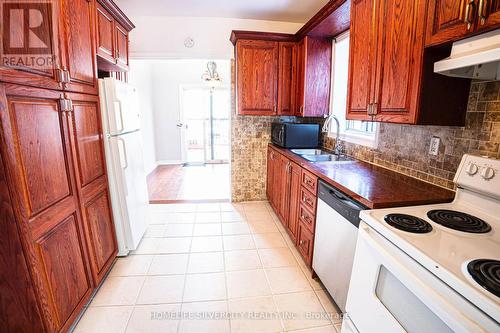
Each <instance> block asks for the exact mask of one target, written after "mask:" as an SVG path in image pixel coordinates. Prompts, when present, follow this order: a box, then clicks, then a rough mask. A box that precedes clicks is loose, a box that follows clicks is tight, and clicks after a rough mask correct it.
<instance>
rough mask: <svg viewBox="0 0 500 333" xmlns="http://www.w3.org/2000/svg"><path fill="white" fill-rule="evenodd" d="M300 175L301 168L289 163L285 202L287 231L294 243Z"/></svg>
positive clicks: (296, 229)
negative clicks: (286, 201) (286, 204)
mask: <svg viewBox="0 0 500 333" xmlns="http://www.w3.org/2000/svg"><path fill="white" fill-rule="evenodd" d="M301 174H302V168H301V167H300V166H299V165H298V164H296V163H294V162H290V167H289V177H288V185H287V194H288V195H287V200H288V220H287V224H286V227H287V231H288V234H289V235H290V238H291V239H292V240H293V242H294V243H295V242H296V241H297V235H298V231H299V230H298V229H299V206H300V205H299V202H300V188H301V187H300V177H301Z"/></svg>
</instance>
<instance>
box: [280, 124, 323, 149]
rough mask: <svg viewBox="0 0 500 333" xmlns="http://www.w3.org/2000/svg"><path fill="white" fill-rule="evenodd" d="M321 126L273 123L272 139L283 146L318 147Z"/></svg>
mask: <svg viewBox="0 0 500 333" xmlns="http://www.w3.org/2000/svg"><path fill="white" fill-rule="evenodd" d="M319 127H320V126H319V124H299V123H272V125H271V141H272V143H274V144H275V145H278V146H280V147H283V148H316V147H318V146H319Z"/></svg>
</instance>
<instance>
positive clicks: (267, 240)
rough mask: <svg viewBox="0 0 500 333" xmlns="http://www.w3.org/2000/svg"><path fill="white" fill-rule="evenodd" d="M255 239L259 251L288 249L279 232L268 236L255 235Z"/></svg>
mask: <svg viewBox="0 0 500 333" xmlns="http://www.w3.org/2000/svg"><path fill="white" fill-rule="evenodd" d="M253 239H254V241H255V246H256V247H257V248H258V249H275V248H280V247H287V245H286V243H285V240H284V239H283V236H281V234H280V233H279V232H274V233H268V234H254V235H253Z"/></svg>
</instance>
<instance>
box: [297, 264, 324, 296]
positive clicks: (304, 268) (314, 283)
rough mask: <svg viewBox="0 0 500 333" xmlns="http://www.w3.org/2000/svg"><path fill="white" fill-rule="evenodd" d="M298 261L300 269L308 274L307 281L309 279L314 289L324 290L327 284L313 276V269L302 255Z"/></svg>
mask: <svg viewBox="0 0 500 333" xmlns="http://www.w3.org/2000/svg"><path fill="white" fill-rule="evenodd" d="M297 261H298V262H299V267H300V269H301V270H302V272H304V275H305V276H306V278H307V281H309V284H310V285H311V287H312V288H313V289H314V290H324V289H325V286H323V284H322V283H321V280H320V279H318V278H314V279H313V277H312V272H311V270H310V269H309V268H308V267H307V266H306V264H305V263H304V261H303V259H302V257H300V259H297Z"/></svg>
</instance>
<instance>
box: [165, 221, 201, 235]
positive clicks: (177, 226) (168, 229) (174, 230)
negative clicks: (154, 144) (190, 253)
mask: <svg viewBox="0 0 500 333" xmlns="http://www.w3.org/2000/svg"><path fill="white" fill-rule="evenodd" d="M193 228H194V224H187V223H172V224H167V225H166V226H165V231H164V233H163V237H191V236H193Z"/></svg>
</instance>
